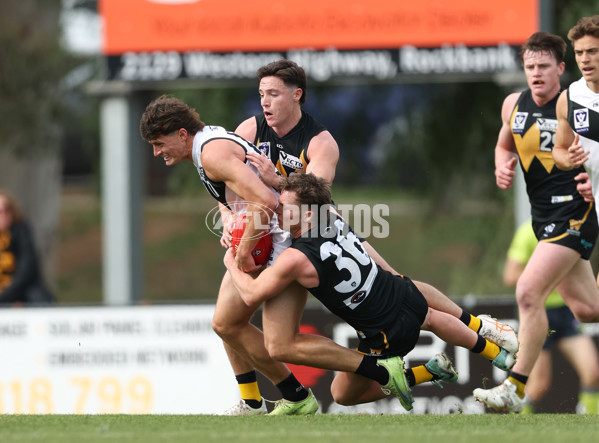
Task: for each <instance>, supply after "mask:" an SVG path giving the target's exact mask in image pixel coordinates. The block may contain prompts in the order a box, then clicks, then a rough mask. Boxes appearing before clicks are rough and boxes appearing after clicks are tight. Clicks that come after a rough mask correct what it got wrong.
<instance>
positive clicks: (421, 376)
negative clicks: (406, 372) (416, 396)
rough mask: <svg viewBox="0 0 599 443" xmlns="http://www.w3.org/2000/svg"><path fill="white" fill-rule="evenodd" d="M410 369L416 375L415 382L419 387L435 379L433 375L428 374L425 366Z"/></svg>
mask: <svg viewBox="0 0 599 443" xmlns="http://www.w3.org/2000/svg"><path fill="white" fill-rule="evenodd" d="M410 369H412V372H413V373H414V381H415V384H417V385H419V384H421V383H426V382H427V381H431V380H432V379H433V374H431V373H430V372H428V369H426V367H425V366H424V365H420V366H415V367H413V368H410Z"/></svg>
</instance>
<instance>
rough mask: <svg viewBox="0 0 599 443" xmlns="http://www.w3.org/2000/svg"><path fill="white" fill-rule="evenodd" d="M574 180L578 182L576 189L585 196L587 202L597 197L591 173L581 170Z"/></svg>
mask: <svg viewBox="0 0 599 443" xmlns="http://www.w3.org/2000/svg"><path fill="white" fill-rule="evenodd" d="M574 180H576V181H577V182H578V184H577V185H576V190H577V191H578V193H579V194H580V195H582V196H583V198H584V201H585V202H594V201H595V198H594V197H593V188H592V187H591V181H590V180H589V174H587V173H586V172H581V173H580V174H578V175H577V176H576V177H574Z"/></svg>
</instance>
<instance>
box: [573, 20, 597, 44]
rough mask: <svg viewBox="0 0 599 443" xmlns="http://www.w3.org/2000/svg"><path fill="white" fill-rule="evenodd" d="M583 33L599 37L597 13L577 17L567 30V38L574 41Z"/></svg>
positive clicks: (583, 34)
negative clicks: (590, 15)
mask: <svg viewBox="0 0 599 443" xmlns="http://www.w3.org/2000/svg"><path fill="white" fill-rule="evenodd" d="M585 35H591V36H593V37H598V38H599V15H593V16H592V17H582V18H581V19H579V20H578V22H576V24H575V25H574V26H573V27H572V29H570V30H569V31H568V40H570V41H571V42H572V43H574V42H575V41H576V40H578V39H581V38H582V37H584V36H585Z"/></svg>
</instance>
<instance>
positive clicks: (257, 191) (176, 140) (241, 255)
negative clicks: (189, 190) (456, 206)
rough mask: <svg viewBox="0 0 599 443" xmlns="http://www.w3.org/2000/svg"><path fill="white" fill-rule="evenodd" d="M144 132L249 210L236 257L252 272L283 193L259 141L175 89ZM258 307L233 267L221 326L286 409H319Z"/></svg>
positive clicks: (217, 324)
mask: <svg viewBox="0 0 599 443" xmlns="http://www.w3.org/2000/svg"><path fill="white" fill-rule="evenodd" d="M140 134H141V136H142V138H143V139H144V140H146V141H148V142H149V143H150V144H151V145H152V147H153V149H154V156H156V157H162V158H163V159H164V161H165V163H166V165H167V166H172V165H174V164H176V163H179V162H183V161H189V162H193V163H194V164H195V166H196V167H197V169H198V172H199V174H200V178H201V179H202V183H203V184H204V187H205V188H206V190H207V191H208V192H209V193H210V194H211V195H212V196H213V197H214V198H215V199H216V200H217V201H218V202H219V203H221V207H225V208H227V210H228V211H229V213H230V214H233V213H234V212H245V213H246V227H245V232H244V234H243V238H242V241H240V244H239V248H238V249H237V253H236V256H235V261H236V264H237V266H238V267H239V269H241V270H243V271H244V272H252V271H257V270H259V269H260V266H257V265H256V264H255V262H254V258H253V256H252V255H251V251H252V249H253V248H254V246H255V244H256V243H257V241H258V239H259V238H260V236H261V234H262V233H263V232H265V231H266V230H267V229H269V226H270V224H271V220H272V219H273V213H274V210H275V208H276V207H277V205H278V198H277V197H278V194H277V192H276V191H275V190H274V189H273V188H271V187H267V186H266V185H265V184H264V183H263V182H262V181H261V180H260V177H259V174H258V172H257V170H256V168H254V167H253V166H252V165H251V164H250V162H249V161H248V160H247V159H246V155H247V153H248V151H252V152H258V151H257V148H256V147H255V146H254V145H252V143H250V142H248V141H247V140H245V139H243V138H242V137H240V136H238V135H237V134H234V133H232V132H228V131H226V130H224V129H223V128H220V127H216V126H208V125H206V124H205V123H204V122H202V121H201V120H200V117H199V115H198V113H197V112H196V111H195V110H194V109H192V108H190V107H189V106H187V105H186V104H185V103H183V102H182V101H181V100H179V99H176V98H174V97H169V96H162V97H159V98H158V99H156V100H154V101H153V102H152V103H150V104H149V105H148V106H147V107H146V110H145V112H144V114H143V116H142V118H141V122H140ZM273 237H274V238H273V244H275V247H277V249H283V248H284V247H285V246H287V245H288V243H285V242H287V241H288V240H287V239H286V236H285V235H283V233H282V232H281V233H279V234H275V235H274V236H273ZM279 246H280V248H279ZM303 302H304V300H298V299H297V297H296V296H295V294H294V293H293V292H289V291H283V292H282V293H281V294H280V296H279V297H276V298H275V299H273V300H272V303H270V302H269V303H265V304H264V312H268V311H269V310H271V309H274V310H281V309H284V308H287V309H293V310H294V311H298V312H300V313H301V311H302V308H303ZM297 304H299V306H296V305H297ZM254 311H255V309H249V308H248V307H247V306H246V305H245V304H244V302H243V300H242V299H241V297H240V296H239V294H238V292H237V290H236V289H235V287H234V286H233V283H232V281H231V278H230V275H229V274H228V273H226V274H225V275H224V277H223V280H222V283H221V287H220V290H219V294H218V300H217V302H216V309H215V314H214V317H213V321H212V322H213V324H212V327H213V329H214V330H215V331H216V332H217V333H218V334H219V335H220V336H221V338H222V339H223V341H225V342H226V343H227V345H228V346H229V347H230V348H231V349H234V351H235V352H236V353H238V354H239V355H241V356H243V357H244V358H246V359H247V360H248V361H251V362H252V363H253V365H254V367H256V368H257V369H258V370H259V371H260V372H261V373H262V374H264V375H265V376H266V377H267V378H268V379H269V380H271V381H272V382H273V384H275V385H276V386H277V388H278V389H279V390H280V391H281V394H282V396H283V400H284V403H281V404H283V405H286V406H291V407H287V408H285V409H284V410H283V413H286V414H313V413H315V412H316V410H317V409H318V402H317V401H316V399H315V397H314V395H313V394H312V392H311V391H309V390H307V389H306V388H304V387H303V386H302V385H301V383H299V381H298V380H297V379H296V378H295V376H294V375H293V374H292V373H291V371H290V370H289V369H288V368H287V366H286V365H285V364H283V363H281V362H278V361H276V360H274V359H272V358H271V357H270V356H269V354H268V352H267V351H266V348H265V347H264V338H263V335H262V332H261V331H260V330H259V329H258V328H256V327H255V326H253V325H252V324H251V323H250V319H251V317H252V315H253V314H254ZM218 319H224V320H218ZM223 321H224V322H223ZM297 321H298V323H299V319H298V320H297ZM231 331H234V333H232V332H231ZM257 403H258V404H256V405H255V407H254V408H253V409H254V411H253V413H254V414H260V413H266V407H265V404H264V402H263V401H262V399H260V401H259V402H257ZM240 408H243V409H242V410H244V411H247V409H246V408H245V403H240ZM273 412H274V411H273Z"/></svg>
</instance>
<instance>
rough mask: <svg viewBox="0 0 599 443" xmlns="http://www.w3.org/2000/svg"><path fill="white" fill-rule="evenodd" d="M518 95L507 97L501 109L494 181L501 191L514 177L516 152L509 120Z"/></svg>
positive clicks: (508, 186)
mask: <svg viewBox="0 0 599 443" xmlns="http://www.w3.org/2000/svg"><path fill="white" fill-rule="evenodd" d="M519 97H520V93H519V92H518V93H514V94H510V95H508V96H507V97H506V98H505V100H504V101H503V106H502V107H501V129H500V130H499V136H498V137H497V144H496V145H495V181H496V183H497V186H498V187H500V188H501V189H510V188H511V187H512V184H513V182H514V177H515V175H516V171H515V169H516V165H517V164H518V151H517V149H516V144H515V143H514V137H513V135H512V129H511V126H510V118H511V114H512V111H513V110H514V106H516V102H517V101H518V98H519Z"/></svg>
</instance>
